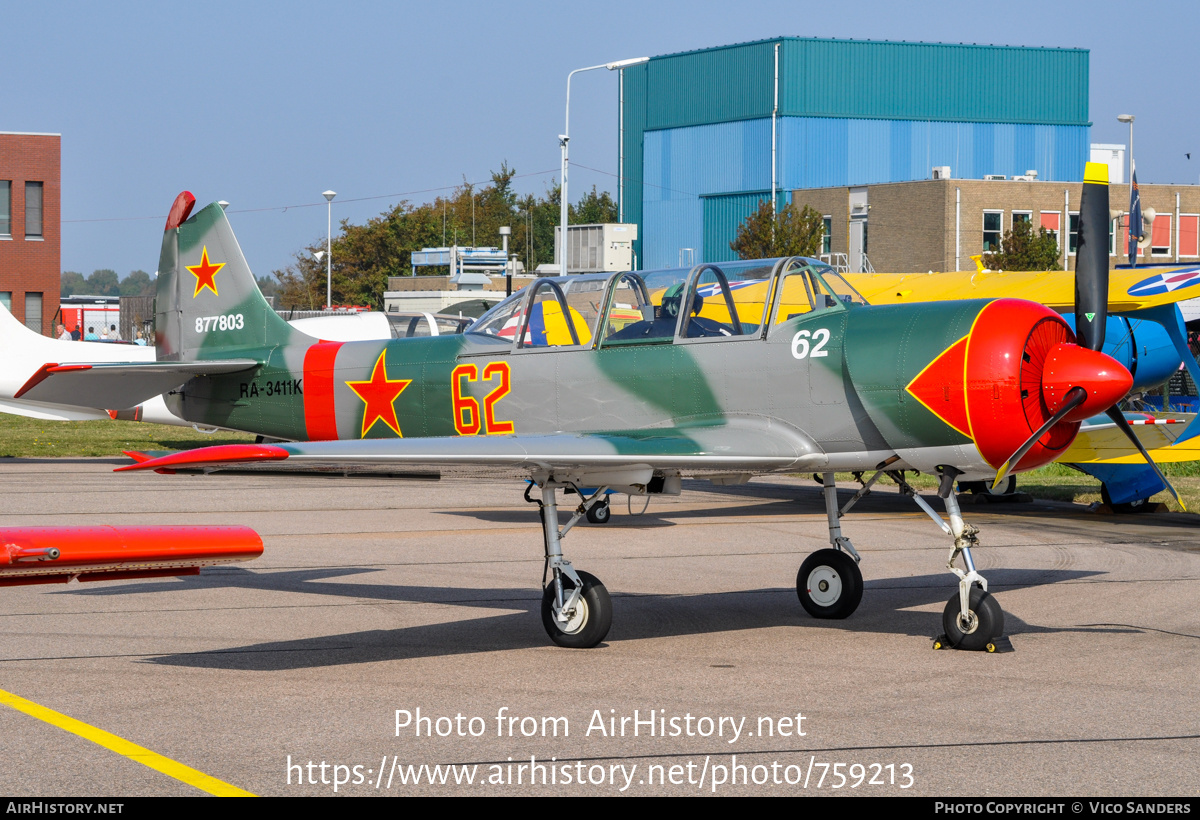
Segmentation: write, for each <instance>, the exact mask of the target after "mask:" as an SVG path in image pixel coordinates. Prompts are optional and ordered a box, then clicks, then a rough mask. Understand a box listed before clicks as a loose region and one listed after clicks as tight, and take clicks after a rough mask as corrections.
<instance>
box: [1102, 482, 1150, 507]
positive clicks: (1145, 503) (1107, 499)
mask: <svg viewBox="0 0 1200 820" xmlns="http://www.w3.org/2000/svg"><path fill="white" fill-rule="evenodd" d="M1100 500H1101V501H1103V502H1104V503H1105V504H1107V505H1108V508H1109V509H1110V510H1112V511H1113V512H1114V513H1117V514H1119V515H1132V514H1134V513H1143V512H1149V511H1150V510H1153V509H1154V505H1153V504H1151V503H1150V499H1149V498H1135V499H1134V500H1133V501H1125V502H1122V503H1120V504H1114V503H1113V500H1112V496H1111V495H1109V494H1108V487H1107V486H1105V485H1104V484H1101V485H1100Z"/></svg>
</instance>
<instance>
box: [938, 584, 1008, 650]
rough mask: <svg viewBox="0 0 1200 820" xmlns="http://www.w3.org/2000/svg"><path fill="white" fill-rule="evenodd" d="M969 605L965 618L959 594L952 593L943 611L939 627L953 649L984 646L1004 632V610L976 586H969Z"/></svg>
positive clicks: (986, 646) (984, 647)
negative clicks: (943, 631) (940, 626)
mask: <svg viewBox="0 0 1200 820" xmlns="http://www.w3.org/2000/svg"><path fill="white" fill-rule="evenodd" d="M968 606H969V609H968V610H967V617H966V618H965V619H964V618H963V616H962V606H961V605H960V604H959V602H958V593H957V592H955V593H954V594H953V595H951V596H950V600H949V601H948V602H947V603H946V609H945V610H944V611H943V612H942V629H944V630H945V632H946V638H947V639H948V640H949V642H950V645H951V646H953V647H954V648H955V649H972V650H980V649H987V648H988V644H990V643H991V642H992V641H994V640H995V639H996V638H999V637H1000V635H1001V634H1003V632H1004V610H1003V609H1001V608H1000V604H998V603H996V599H995V598H993V597H992V596H991V595H990V594H989V593H987V592H984V591H983V590H982V589H980V588H979V587H977V586H972V587H971V595H970V597H969V599H968Z"/></svg>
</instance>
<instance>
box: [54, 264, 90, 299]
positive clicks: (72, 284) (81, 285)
mask: <svg viewBox="0 0 1200 820" xmlns="http://www.w3.org/2000/svg"><path fill="white" fill-rule="evenodd" d="M86 288H87V280H86V279H84V278H83V274H82V273H79V272H78V271H73V270H65V271H63V272H62V285H61V288H60V290H59V295H60V296H74V295H75V294H76V293H83V291H84V290H85V289H86Z"/></svg>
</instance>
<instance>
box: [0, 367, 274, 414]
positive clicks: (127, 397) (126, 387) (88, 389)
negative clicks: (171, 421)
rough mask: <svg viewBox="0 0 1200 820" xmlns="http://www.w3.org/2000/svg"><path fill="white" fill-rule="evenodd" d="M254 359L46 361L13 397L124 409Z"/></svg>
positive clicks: (235, 370)
mask: <svg viewBox="0 0 1200 820" xmlns="http://www.w3.org/2000/svg"><path fill="white" fill-rule="evenodd" d="M258 366H259V362H258V361H257V360H256V359H224V360H220V361H199V362H69V363H64V364H57V363H54V362H51V363H48V364H44V365H42V366H41V367H40V368H38V370H37V372H36V373H34V374H33V375H32V376H30V377H29V381H27V382H25V384H24V385H22V387H21V389H20V390H18V391H17V392H16V395H14V396H13V398H16V399H22V398H23V399H27V400H29V401H37V402H45V403H47V404H70V405H75V406H82V407H94V408H97V409H100V410H114V409H115V410H124V409H125V408H127V407H134V406H135V405H138V404H141V403H142V402H144V401H147V400H149V399H151V398H153V397H154V396H157V395H159V394H161V393H166V392H168V391H171V390H174V389H175V388H177V387H179V386H180V385H182V384H184V383H185V382H186V381H187V380H188V379H191V378H193V377H195V376H216V375H220V374H224V373H238V372H240V371H243V370H251V369H253V368H255V367H258Z"/></svg>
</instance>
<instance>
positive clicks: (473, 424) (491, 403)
mask: <svg viewBox="0 0 1200 820" xmlns="http://www.w3.org/2000/svg"><path fill="white" fill-rule="evenodd" d="M463 379H466V380H467V381H468V382H473V381H479V380H480V374H479V368H478V367H477V366H476V365H473V364H460V365H459V366H458V367H456V368H454V370H453V372H451V374H450V392H451V398H452V400H453V402H454V429H455V430H457V431H458V434H459V435H460V436H475V435H479V434H480V433H483V434H485V435H489V436H490V435H497V434H502V433H511V432H513V431H514V429H515V428H514V427H513V423H512V422H511V421H497V420H496V402H498V401H500V399H502V398H504V397H505V396H507V395H508V391H509V390H510V386H509V383H510V379H511V373H510V372H509V369H508V362H491V363H490V364H488V365H486V366H485V367H484V368H483V377H482V380H483V381H485V382H490V381H497V380H498V383H497V385H496V386H495V387H493V388H492V390H491V392H489V393H488V394H487V395H486V396H484V397H483V408H482V410H481V409H480V406H479V400H478V399H476V398H475V397H474V396H472V395H471V394H470V393H467V392H466V391H465V390H464V388H463Z"/></svg>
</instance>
